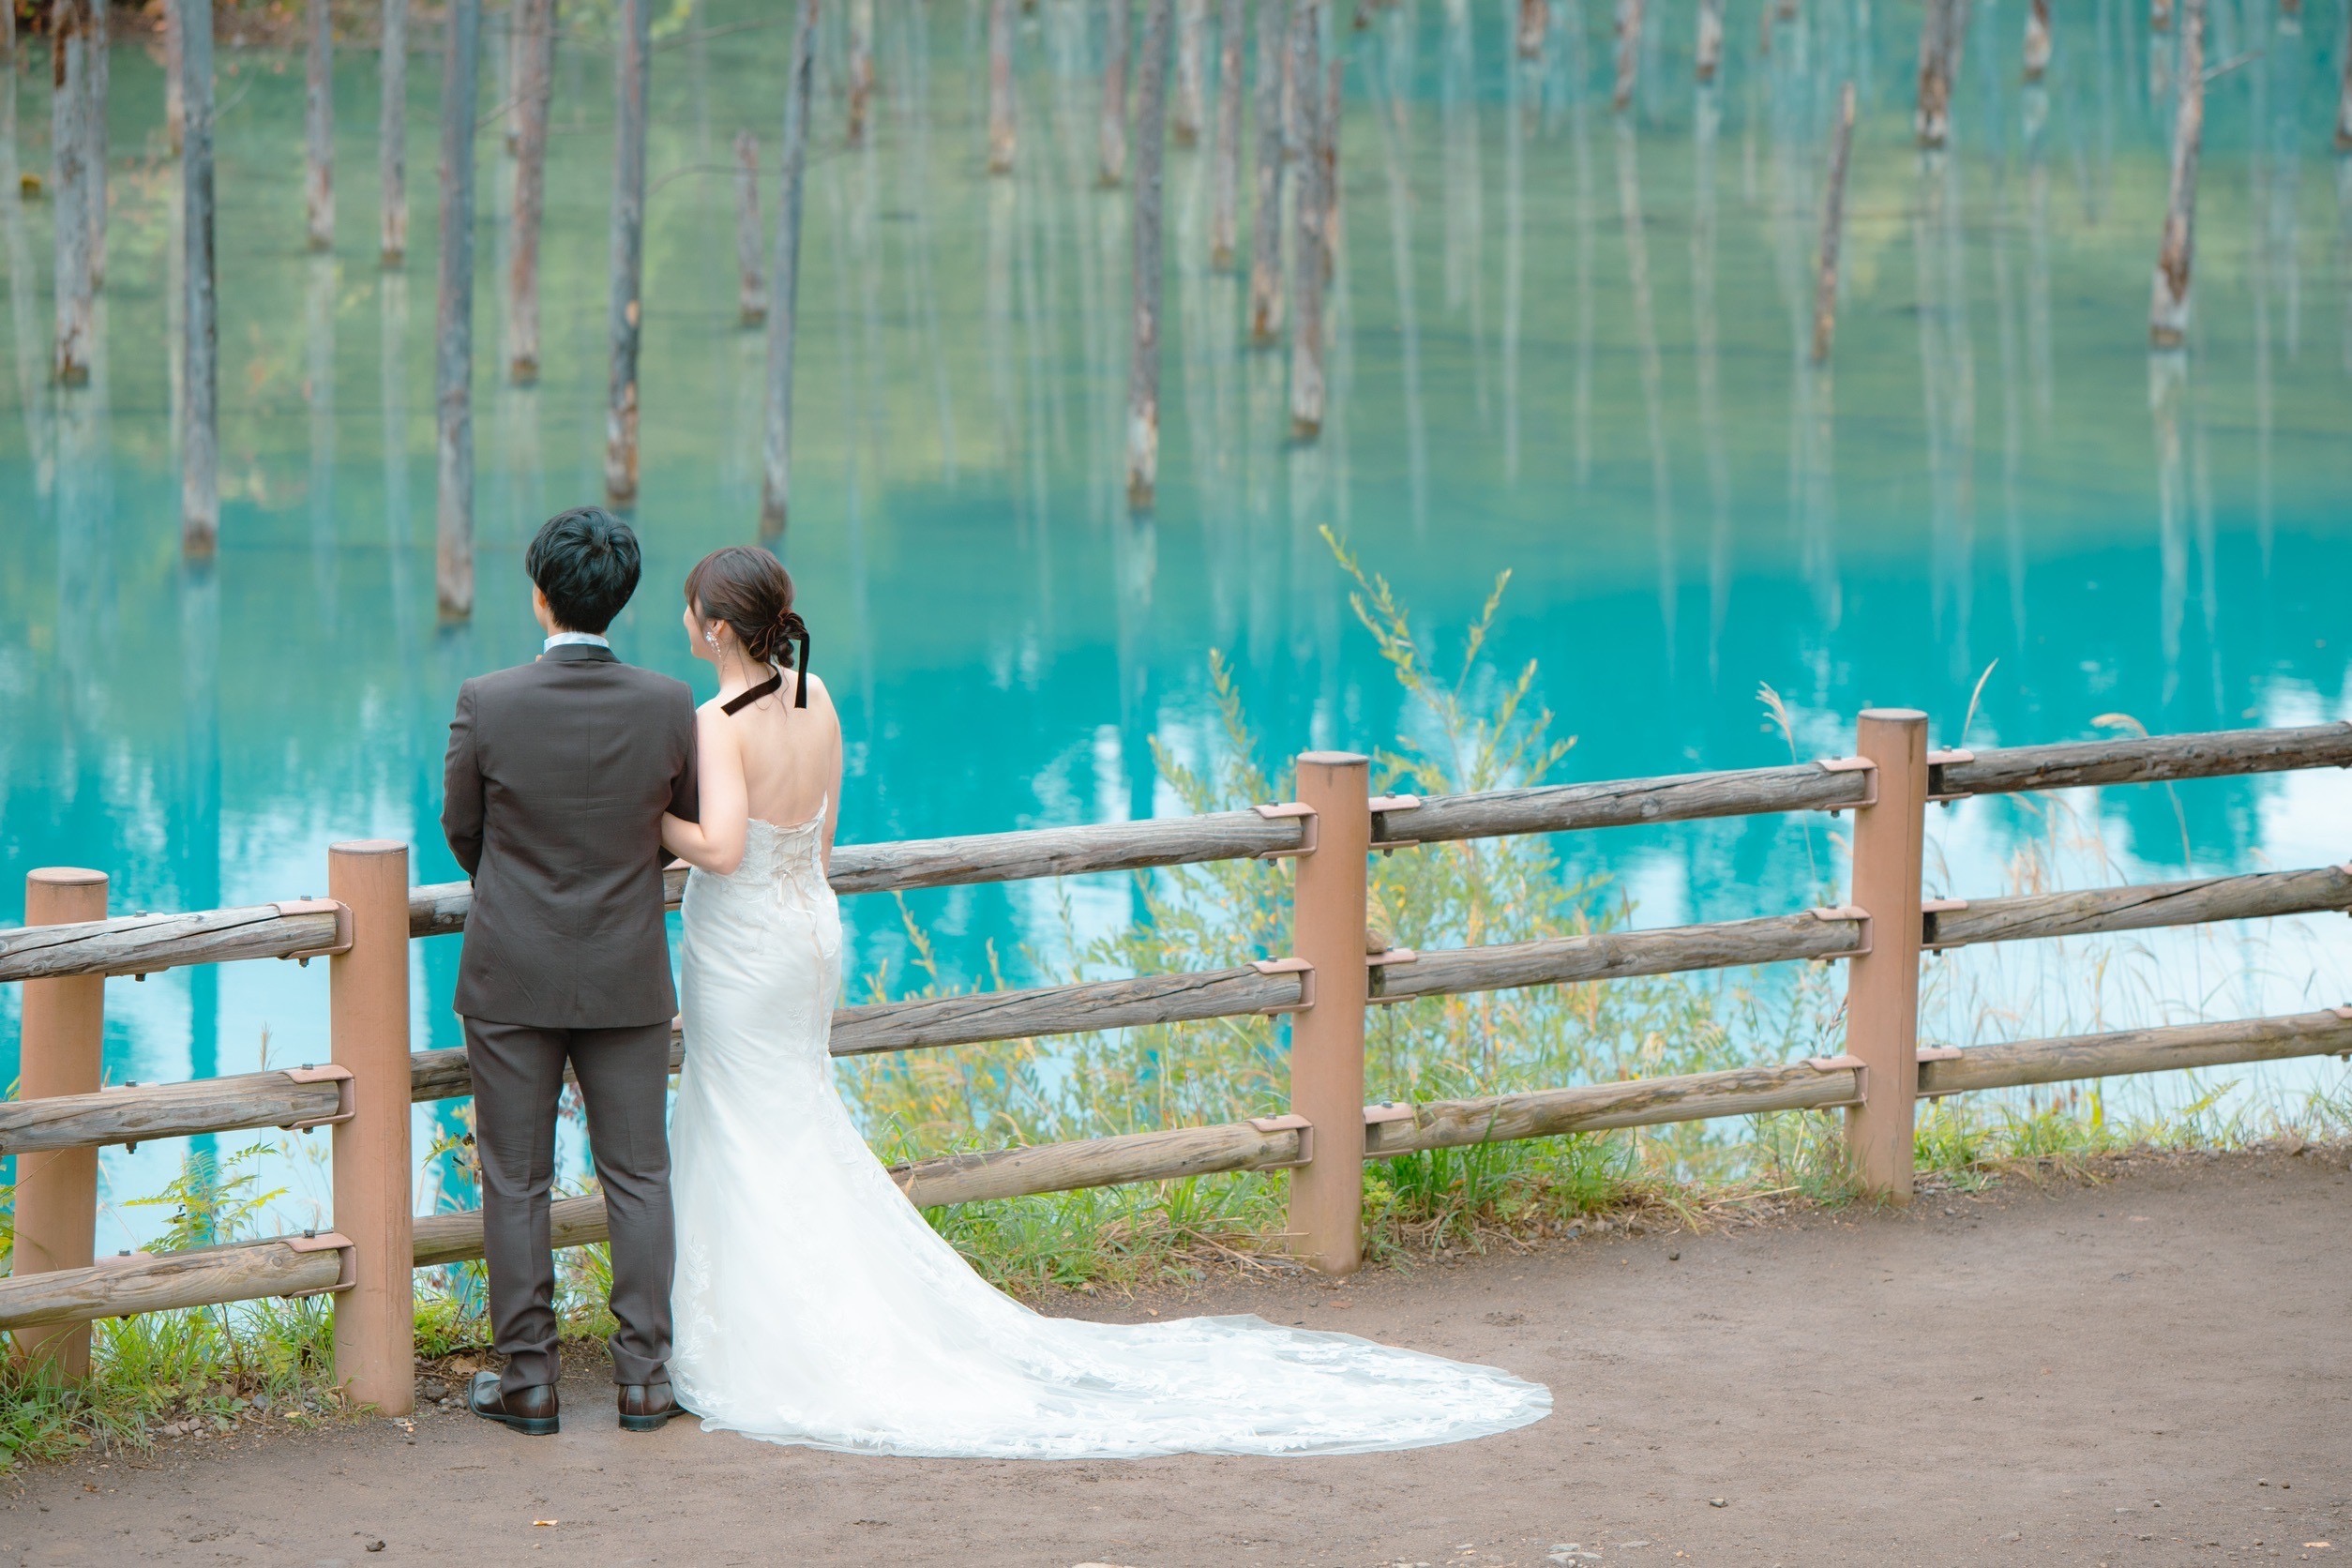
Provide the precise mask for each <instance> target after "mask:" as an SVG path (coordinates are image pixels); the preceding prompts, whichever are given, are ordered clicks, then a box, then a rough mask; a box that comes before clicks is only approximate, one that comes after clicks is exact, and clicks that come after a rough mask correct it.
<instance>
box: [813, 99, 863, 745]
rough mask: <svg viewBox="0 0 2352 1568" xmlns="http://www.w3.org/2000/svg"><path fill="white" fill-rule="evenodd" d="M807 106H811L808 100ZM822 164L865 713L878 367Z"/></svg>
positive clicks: (837, 168) (833, 190)
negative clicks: (866, 339) (862, 344)
mask: <svg viewBox="0 0 2352 1568" xmlns="http://www.w3.org/2000/svg"><path fill="white" fill-rule="evenodd" d="M811 107H812V109H813V108H814V105H813V103H812V105H811ZM822 168H823V176H822V178H823V185H824V196H825V206H826V209H827V214H828V216H829V217H831V219H833V221H832V222H831V223H829V224H827V225H826V227H827V228H828V229H829V230H830V231H831V232H832V235H833V290H834V300H833V327H834V332H833V340H834V349H835V353H836V354H837V364H838V365H839V367H840V381H839V383H838V385H839V387H840V397H839V398H838V400H837V407H838V409H839V411H840V416H841V521H842V532H843V538H844V541H845V543H846V545H847V550H846V553H847V556H848V563H847V564H848V566H849V578H850V594H849V604H848V606H847V609H848V611H849V626H848V627H847V628H846V629H847V631H848V638H847V641H848V642H849V644H850V659H851V666H852V674H853V679H854V681H855V685H856V689H857V697H858V706H859V708H860V709H861V710H862V711H863V712H864V713H866V714H868V715H871V714H872V713H873V712H874V622H873V599H872V594H871V588H870V584H869V582H868V580H867V571H868V566H867V554H866V504H867V503H866V497H867V461H868V459H869V454H868V452H867V442H866V433H867V430H870V429H871V428H872V418H871V412H870V411H871V409H872V407H873V400H874V399H875V398H876V397H877V396H878V393H877V391H876V389H875V388H874V386H873V384H872V377H873V375H874V373H875V371H876V369H878V368H877V367H874V366H871V365H867V364H864V363H861V361H860V357H859V354H858V348H857V341H856V338H855V336H854V334H855V331H856V325H857V321H858V316H857V313H856V312H855V311H854V310H853V309H852V305H851V296H850V266H851V263H850V258H849V236H848V231H849V228H850V223H849V218H848V213H847V211H846V208H847V207H848V205H849V201H850V198H849V194H848V192H847V191H845V190H844V189H843V188H842V186H843V177H842V166H841V160H840V159H838V158H828V159H826V160H825V162H824V163H823V165H822Z"/></svg>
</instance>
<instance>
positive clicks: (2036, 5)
mask: <svg viewBox="0 0 2352 1568" xmlns="http://www.w3.org/2000/svg"><path fill="white" fill-rule="evenodd" d="M2049 68H2050V0H2028V5H2027V7H2026V80H2027V81H2028V82H2039V81H2041V80H2042V78H2043V74H2044V73H2046V72H2047V71H2048V70H2049Z"/></svg>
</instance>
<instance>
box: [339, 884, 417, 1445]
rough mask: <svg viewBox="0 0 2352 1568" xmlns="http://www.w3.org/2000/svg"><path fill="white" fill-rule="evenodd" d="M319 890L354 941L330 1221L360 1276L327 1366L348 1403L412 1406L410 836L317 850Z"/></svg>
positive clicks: (342, 1299) (348, 964) (343, 1013)
mask: <svg viewBox="0 0 2352 1568" xmlns="http://www.w3.org/2000/svg"><path fill="white" fill-rule="evenodd" d="M326 888H327V896H328V897H332V898H336V899H339V900H340V901H341V902H342V903H344V904H346V905H348V906H349V907H350V909H351V938H352V941H351V951H350V952H348V953H345V954H343V955H341V956H340V957H338V958H336V959H335V960H334V968H333V980H332V988H333V1003H332V1018H333V1029H334V1045H335V1062H336V1064H337V1065H339V1066H342V1067H348V1068H350V1069H351V1074H352V1090H353V1101H354V1115H353V1117H352V1119H351V1120H350V1121H348V1122H344V1123H339V1125H337V1127H336V1129H335V1229H337V1230H338V1231H339V1232H341V1233H342V1234H343V1235H345V1236H347V1237H349V1238H350V1239H351V1242H352V1266H353V1268H352V1273H353V1277H354V1278H355V1279H356V1281H357V1283H356V1284H354V1286H353V1287H352V1288H351V1289H348V1290H345V1291H344V1292H343V1293H342V1294H341V1295H340V1296H339V1297H338V1298H337V1299H336V1303H335V1375H336V1377H337V1379H338V1380H339V1381H340V1382H341V1383H342V1385H343V1389H344V1392H345V1395H346V1396H347V1397H348V1398H349V1399H351V1400H352V1402H353V1403H354V1404H360V1405H371V1406H373V1407H374V1408H375V1409H376V1410H378V1411H379V1412H381V1413H382V1414H384V1415H406V1414H408V1413H409V1411H411V1410H414V1409H415V1407H416V1361H415V1334H416V1328H415V1300H414V1298H413V1297H412V1296H411V1294H410V1274H411V1271H412V1268H413V1266H414V1261H415V1248H414V1243H413V1241H412V1231H413V1229H414V1225H415V1222H414V1220H413V1219H412V1217H411V1201H410V1197H409V1138H408V1108H409V1065H408V846H407V845H406V844H401V843H398V842H395V841H393V840H390V839H384V838H364V839H359V840H356V841H354V842H350V843H342V844H336V845H334V846H332V847H330V848H329V849H328V851H327V852H326Z"/></svg>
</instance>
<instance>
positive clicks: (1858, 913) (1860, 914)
mask: <svg viewBox="0 0 2352 1568" xmlns="http://www.w3.org/2000/svg"><path fill="white" fill-rule="evenodd" d="M1807 912H1808V913H1810V914H1811V915H1812V916H1813V918H1814V919H1816V920H1825V921H1836V920H1850V921H1853V922H1854V923H1855V924H1856V925H1859V926H1860V927H1862V945H1861V946H1860V947H1857V948H1855V949H1854V950H1853V951H1852V952H1851V953H1833V954H1832V955H1831V957H1836V958H1859V957H1863V956H1864V955H1866V954H1867V953H1869V951H1870V927H1871V921H1870V912H1869V911H1868V910H1866V909H1864V908H1862V906H1861V905H1860V904H1824V905H1820V906H1817V908H1815V909H1812V910H1810V911H1807Z"/></svg>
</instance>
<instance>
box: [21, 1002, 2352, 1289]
mask: <svg viewBox="0 0 2352 1568" xmlns="http://www.w3.org/2000/svg"><path fill="white" fill-rule="evenodd" d="M2346 1053H2352V1007H2339V1008H2330V1009H2328V1010H2325V1011H2321V1012H2315V1013H2299V1014H2294V1015H2290V1016H2286V1017H2279V1018H2240V1019H2236V1020H2232V1021H2229V1022H2225V1023H2196V1024H2174V1025H2168V1026H2164V1027H2162V1028H2153V1029H2134V1030H2122V1031H2118V1032H2115V1033H2105V1034H2085V1035H2071V1036H2061V1037H2058V1038H2053V1039H2046V1040H2018V1041H2012V1042H2008V1043H2005V1044H2001V1045H1990V1046H1971V1047H1968V1048H1966V1049H1964V1050H1959V1051H1954V1052H1950V1053H1946V1052H1942V1051H1933V1052H1927V1053H1923V1054H1922V1061H1921V1063H1920V1078H1921V1091H1922V1093H1924V1094H1929V1095H1946V1094H1956V1093H1968V1092H1971V1091H1980V1090H1992V1089H2011V1088H2018V1087H2022V1086H2025V1085H2028V1084H2037V1083H2056V1082H2062V1081H2068V1080H2073V1079H2079V1078H2110V1077H2117V1076H2120V1075H2124V1074H2131V1073H2157V1072H2169V1071H2173V1070H2176V1069H2179V1068H2188V1067H2213V1066H2227V1065H2236V1064H2241V1063H2254V1062H2279V1061H2287V1060H2291V1059H2293V1058H2296V1057H2308V1056H2329V1055H2344V1054H2346ZM1864 1087H1865V1086H1864V1082H1863V1078H1862V1073H1861V1072H1860V1070H1859V1069H1858V1065H1857V1063H1855V1061H1854V1060H1853V1059H1852V1058H1850V1057H1827V1058H1815V1059H1811V1060H1808V1061H1804V1062H1792V1063H1784V1064H1781V1065H1777V1066H1759V1067H1735V1068H1731V1069H1729V1070H1727V1071H1723V1072H1713V1073H1688V1074H1681V1075H1678V1076H1675V1077H1669V1078H1632V1079H1627V1080H1624V1081H1621V1082H1616V1083H1596V1084H1587V1085H1580V1086H1577V1087H1575V1088H1568V1089H1543V1090H1534V1091H1530V1092H1527V1093H1514V1094H1488V1095H1480V1096H1477V1097H1475V1098H1470V1099H1459V1100H1432V1101H1425V1102H1422V1103H1419V1104H1412V1105H1395V1104H1391V1105H1377V1106H1366V1107H1364V1153H1365V1154H1366V1155H1367V1156H1369V1157H1372V1158H1393V1157H1395V1156H1397V1155H1400V1154H1409V1153H1419V1152H1423V1151H1426V1150H1432V1149H1456V1148H1466V1147H1470V1146H1474V1145H1478V1144H1485V1143H1502V1142H1510V1141H1515V1140H1518V1139H1524V1138H1553V1137H1559V1136H1560V1135H1563V1134H1569V1133H1591V1132H1602V1131H1607V1130H1611V1129H1616V1128H1624V1127H1654V1126H1665V1125H1667V1124H1669V1123H1677V1122H1694V1121H1704V1120H1710V1119H1714V1118H1721V1117H1730V1116H1756V1115H1761V1114H1765V1113H1767V1112H1772V1111H1782V1110H1805V1109H1828V1108H1834V1107H1838V1106H1851V1105H1854V1104H1856V1103H1857V1102H1858V1101H1859V1100H1860V1099H1861V1098H1862V1094H1863V1092H1864ZM1277 1121H1278V1119H1273V1118H1269V1119H1265V1120H1263V1121H1261V1122H1256V1123H1252V1122H1234V1123H1224V1124H1221V1125H1216V1126H1207V1127H1177V1128H1168V1129H1165V1130H1162V1131H1156V1132H1147V1133H1133V1134H1129V1135H1126V1136H1124V1137H1119V1138H1090V1139H1086V1140H1084V1141H1082V1142H1076V1143H1055V1144H1045V1145H1039V1146H1035V1147H1031V1148H1021V1149H1001V1150H989V1151H986V1152H981V1153H962V1154H948V1155H942V1156H940V1157H937V1158H933V1159H927V1160H921V1161H917V1162H915V1163H914V1164H912V1165H906V1166H900V1167H897V1168H895V1169H894V1170H893V1171H892V1175H893V1176H895V1177H896V1178H897V1181H898V1184H899V1186H900V1188H901V1189H902V1190H904V1191H905V1192H906V1194H907V1196H908V1198H909V1199H910V1200H911V1201H912V1202H914V1203H916V1204H917V1205H919V1206H922V1207H925V1208H929V1207H934V1206H937V1205H942V1204H950V1203H974V1202H982V1201H986V1200H988V1199H1003V1198H1018V1197H1026V1196H1030V1195H1033V1194H1038V1193H1049V1192H1069V1191H1076V1190H1078V1189H1081V1188H1086V1187H1099V1186H1110V1185H1115V1184H1124V1183H1134V1182H1155V1181H1174V1180H1181V1179H1183V1178H1186V1177H1192V1176H1201V1175H1208V1174H1211V1173H1214V1172H1219V1171H1229V1170H1253V1169H1268V1168H1282V1167H1287V1166H1291V1165H1294V1164H1297V1163H1298V1162H1299V1161H1300V1160H1301V1159H1303V1158H1304V1157H1306V1155H1307V1154H1308V1153H1311V1149H1303V1148H1302V1144H1301V1140H1302V1137H1303V1135H1302V1133H1301V1131H1300V1130H1299V1129H1297V1128H1295V1127H1289V1126H1283V1125H1278V1124H1276V1122H1277ZM550 1233H551V1236H552V1239H553V1244H554V1245H555V1246H557V1247H559V1248H562V1247H573V1246H585V1245H588V1244H592V1243H596V1242H601V1241H603V1240H604V1239H605V1219H604V1200H603V1199H602V1198H601V1197H598V1196H596V1195H594V1194H591V1195H589V1196H587V1197H582V1198H566V1199H558V1200H557V1201H556V1202H555V1204H554V1205H553V1212H552V1215H551V1222H550ZM334 1240H336V1238H328V1239H326V1240H325V1241H324V1243H323V1242H322V1241H320V1240H318V1239H314V1238H308V1237H302V1238H295V1237H279V1238H272V1239H270V1240H267V1241H262V1242H250V1243H242V1244H233V1245H227V1246H218V1247H205V1248H201V1249H198V1250H195V1251H189V1252H180V1253H167V1254H164V1255H161V1256H158V1257H150V1256H149V1255H147V1254H143V1253H141V1254H134V1255H130V1256H128V1257H123V1258H116V1259H107V1260H106V1261H104V1262H102V1263H100V1264H98V1266H96V1267H94V1268H88V1269H80V1270H64V1271H58V1272H56V1273H52V1274H29V1275H24V1276H21V1277H19V1278H14V1279H8V1280H0V1329H19V1328H23V1327H27V1326H33V1325H43V1326H45V1325H49V1324H53V1323H59V1322H70V1321H75V1320H79V1319H90V1318H101V1317H118V1316H128V1314H130V1313H134V1312H153V1311H159V1310H164V1309H167V1308H172V1307H190V1306H210V1305H215V1304H221V1303H226V1302H234V1301H244V1300H251V1299H257V1298H261V1297H266V1296H284V1295H295V1294H305V1293H309V1292H314V1291H323V1290H327V1289H332V1288H333V1287H334V1286H335V1284H336V1282H337V1278H338V1270H339V1266H340V1264H339V1253H338V1251H337V1250H335V1249H334V1248H333V1246H332V1242H333V1241H334ZM296 1247H307V1248H311V1249H313V1250H306V1251H296V1250H294V1248H296ZM322 1247H324V1250H317V1249H320V1248H322ZM481 1256H482V1216H481V1214H480V1212H479V1211H478V1210H468V1211H460V1212H458V1213H453V1214H430V1215H420V1216H419V1217H418V1218H417V1221H416V1229H415V1267H417V1268H420V1269H423V1268H431V1267H435V1266H439V1265H442V1264H448V1263H460V1262H465V1261H468V1260H470V1259H477V1258H479V1257H481Z"/></svg>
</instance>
